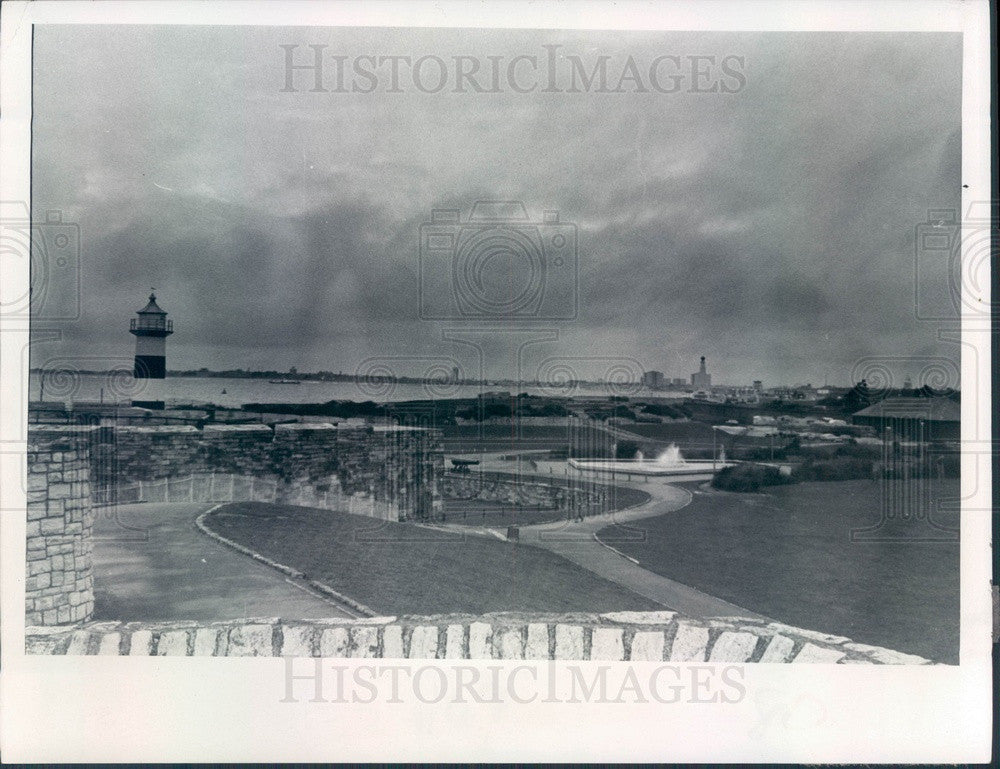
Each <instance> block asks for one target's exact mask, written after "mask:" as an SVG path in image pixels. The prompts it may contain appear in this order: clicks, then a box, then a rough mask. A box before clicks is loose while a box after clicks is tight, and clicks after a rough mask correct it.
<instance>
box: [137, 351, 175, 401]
mask: <svg viewBox="0 0 1000 769" xmlns="http://www.w3.org/2000/svg"><path fill="white" fill-rule="evenodd" d="M166 373H167V359H166V358H165V357H164V356H162V355H136V356H135V368H134V371H133V374H134V376H135V378H136V397H135V400H133V401H132V405H133V406H138V407H140V408H145V409H162V408H165V407H166V400H167V399H166V394H167V381H166Z"/></svg>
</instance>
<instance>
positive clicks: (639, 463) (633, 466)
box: [569, 443, 734, 477]
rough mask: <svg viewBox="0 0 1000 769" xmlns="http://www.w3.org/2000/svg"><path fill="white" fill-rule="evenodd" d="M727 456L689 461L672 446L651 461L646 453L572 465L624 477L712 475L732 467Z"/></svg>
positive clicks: (585, 461) (586, 470)
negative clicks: (629, 457)
mask: <svg viewBox="0 0 1000 769" xmlns="http://www.w3.org/2000/svg"><path fill="white" fill-rule="evenodd" d="M732 464H734V463H733V462H727V461H726V458H725V453H723V454H722V456H721V457H720V458H718V459H715V460H712V459H685V458H684V455H683V454H681V450H680V447H679V446H678V445H677V444H676V443H671V444H670V445H669V446H668V447H667V448H665V449H664V450H663V451H661V452H660V453H659V454H657V455H656V456H655V457H654V458H652V459H647V458H646V457H645V455H644V454H643V453H642V451H637V452H636V453H635V458H634V459H570V460H569V466H570V467H574V468H576V469H577V470H580V471H583V472H592V473H600V474H615V473H617V474H620V475H625V476H628V475H659V476H663V475H666V476H679V475H684V476H706V477H707V476H710V475H712V473H714V472H715V471H717V470H721V469H722V468H723V467H729V466H731V465H732Z"/></svg>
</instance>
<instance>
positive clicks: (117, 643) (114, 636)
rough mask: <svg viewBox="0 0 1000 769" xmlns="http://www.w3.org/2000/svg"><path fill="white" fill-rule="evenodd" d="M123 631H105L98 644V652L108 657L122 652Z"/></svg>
mask: <svg viewBox="0 0 1000 769" xmlns="http://www.w3.org/2000/svg"><path fill="white" fill-rule="evenodd" d="M121 642H122V634H121V633H104V634H103V635H102V636H101V640H100V643H99V644H98V646H97V653H98V654H100V655H102V656H107V657H117V656H118V655H119V654H120V653H121V652H120V649H121Z"/></svg>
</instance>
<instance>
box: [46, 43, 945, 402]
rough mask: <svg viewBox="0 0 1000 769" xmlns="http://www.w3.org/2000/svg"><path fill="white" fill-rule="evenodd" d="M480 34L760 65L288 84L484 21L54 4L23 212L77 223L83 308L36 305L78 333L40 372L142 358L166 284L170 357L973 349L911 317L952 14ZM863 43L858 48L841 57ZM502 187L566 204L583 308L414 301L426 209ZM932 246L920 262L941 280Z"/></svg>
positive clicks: (682, 367)
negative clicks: (211, 21) (630, 84)
mask: <svg viewBox="0 0 1000 769" xmlns="http://www.w3.org/2000/svg"><path fill="white" fill-rule="evenodd" d="M473 37H474V38H475V40H477V41H478V42H479V44H481V46H482V50H488V51H490V52H494V51H495V52H496V53H497V55H504V56H507V57H508V58H510V57H512V56H515V55H518V54H519V53H521V52H523V51H529V52H536V51H538V50H542V46H544V45H547V44H558V45H561V46H563V49H564V50H565V51H566V52H567V53H568V54H574V55H575V54H582V53H586V52H591V53H592V52H595V51H598V52H601V53H602V54H603V53H606V54H607V55H609V56H612V57H614V59H615V60H616V61H621V60H623V59H624V58H625V56H627V55H634V56H635V57H636V58H637V59H641V60H644V61H647V60H650V59H653V58H654V57H655V56H658V55H664V54H678V55H689V54H694V53H697V54H706V55H714V56H716V57H718V58H720V59H721V58H722V57H724V56H738V57H743V58H744V59H745V67H744V68H743V70H742V73H743V75H744V76H745V78H746V84H745V86H744V87H742V88H741V89H739V91H738V92H735V93H692V92H688V91H685V92H681V93H676V94H660V93H627V94H595V93H589V94H571V93H558V94H556V93H542V92H536V93H530V94H520V93H515V92H511V91H510V90H509V89H508V90H506V91H504V92H503V93H497V94H488V93H464V94H460V93H451V92H444V93H442V94H439V95H434V94H428V93H414V92H406V93H391V92H385V91H384V90H380V91H378V92H374V93H368V94H365V93H325V94H318V93H309V92H308V91H307V90H304V89H302V90H299V91H298V92H296V93H283V92H282V86H283V84H284V82H285V80H284V78H285V72H284V52H283V50H282V49H281V47H280V46H281V45H285V44H299V45H300V46H302V48H301V50H303V51H304V50H306V48H305V47H307V46H308V45H310V44H314V43H322V44H326V45H328V46H329V48H330V52H331V54H332V53H334V52H336V53H342V54H344V55H360V54H367V53H370V52H372V51H375V52H387V53H394V52H398V51H400V50H403V49H404V48H405V50H407V51H411V52H415V53H417V54H421V53H426V54H433V55H437V56H441V57H444V58H448V57H451V56H453V55H457V54H460V53H467V51H465V50H464V48H463V46H468V45H469V44H470V40H471V39H472V38H470V33H469V32H468V31H461V30H433V29H427V30H405V31H400V30H393V29H375V30H372V29H367V30H355V29H348V28H340V29H323V30H311V31H308V32H307V31H304V30H296V29H261V28H257V29H255V28H248V27H161V28H157V29H152V28H144V27H118V28H104V29H100V28H96V27H81V26H40V27H37V28H36V29H35V46H34V52H35V53H34V55H35V61H36V64H37V65H38V67H37V69H36V72H35V83H36V88H35V94H36V96H35V103H34V110H33V112H34V114H33V120H34V122H33V128H34V135H33V152H34V159H33V180H32V183H33V214H34V216H35V217H36V219H38V218H42V219H44V213H45V211H47V210H59V211H61V212H62V214H63V219H64V221H69V222H73V223H75V224H78V225H79V227H80V238H81V244H82V245H81V262H82V266H81V273H80V278H81V289H80V295H79V306H80V317H79V319H78V320H73V321H59V322H56V321H49V322H46V319H45V318H39V319H36V325H35V328H36V329H37V330H38V331H39V332H43V331H46V330H49V329H51V330H52V331H53V332H55V333H56V334H57V335H58V338H53V339H51V340H50V341H45V335H44V334H43V333H39V335H38V338H39V341H38V344H37V345H36V346H35V348H34V354H35V357H34V358H33V360H32V365H46V362H47V361H60V360H68V359H72V358H74V357H75V358H82V359H90V358H92V359H95V360H100V359H107V360H110V361H113V362H115V361H118V360H130V359H131V356H132V339H131V337H130V336H129V334H128V322H129V320H130V319H131V318H132V317H134V313H135V311H136V310H137V309H138V308H139V307H141V306H142V304H143V303H144V302H145V297H146V295H147V294H148V291H149V287H150V286H156V287H157V294H158V297H159V299H160V303H161V305H162V306H163V308H164V309H165V310H167V312H168V313H170V318H171V319H172V320H174V322H175V324H176V325H175V329H176V330H175V333H174V335H173V336H172V337H171V338H170V340H169V342H168V343H167V366H168V368H170V369H174V370H177V369H197V368H200V367H202V366H209V367H212V368H234V369H235V368H245V369H251V368H252V369H275V370H287V369H289V368H290V367H292V366H295V367H296V368H298V369H299V370H302V371H306V370H312V371H318V370H332V371H337V370H343V371H345V372H349V371H357V370H359V369H363V368H364V367H365V366H370V365H376V364H378V365H382V366H388V367H389V368H398V369H399V371H400V372H406V374H405V375H413V374H412V372H414V371H418V372H419V371H420V370H421V367H425V366H428V365H429V366H435V365H440V366H443V367H444V369H445V370H447V371H450V370H451V369H452V368H453V367H455V366H458V367H459V368H461V369H462V370H475V371H478V370H479V366H480V365H482V370H483V372H484V375H485V377H486V378H494V379H497V378H508V377H511V378H514V377H517V376H518V371H517V369H518V360H519V359H518V350H519V349H521V348H522V345H523V344H524V342H525V341H526V340H533V343H532V344H530V345H529V346H528V347H527V348H523V349H524V350H525V352H523V353H522V354H521V358H520V364H521V367H522V369H523V371H522V372H521V374H522V377H521V378H534V377H535V375H536V374H537V373H538V372H539V371H547V370H551V369H554V368H560V370H563V369H566V370H570V371H573V372H576V375H577V376H578V378H581V379H597V378H601V377H602V376H603V375H604V373H605V372H607V371H611V370H624V369H628V370H629V371H631V370H633V369H636V368H637V369H638V370H639V373H640V374H641V372H642V371H648V370H657V371H662V372H663V373H664V374H665V375H666V377H667V378H668V379H674V378H685V379H689V378H690V375H691V373H692V372H695V371H697V369H698V359H699V357H700V356H701V355H705V356H706V357H707V359H708V370H709V372H710V373H711V374H712V375H713V382H720V383H733V384H742V383H748V384H749V383H750V382H752V381H753V380H755V379H761V380H764V382H765V386H774V385H792V384H795V383H804V382H812V383H813V384H814V385H818V384H822V383H823V382H824V381H827V382H829V383H830V384H836V385H840V386H846V385H847V384H849V383H850V381H851V379H852V375H853V374H855V373H856V372H857V371H859V370H862V369H863V368H864V366H865V365H866V363H865V362H866V361H867V362H868V364H870V367H873V368H875V369H877V370H880V371H883V372H886V371H890V372H891V376H892V377H893V378H894V379H895V381H896V382H897V383H901V382H902V381H903V377H904V376H906V375H907V374H908V375H909V376H911V377H912V378H913V379H914V380H915V381H918V380H919V379H920V377H921V371H923V370H925V369H934V370H939V369H940V368H941V365H942V364H941V362H942V361H946V362H947V361H953V362H954V363H955V364H956V365H955V366H954V368H955V370H957V361H958V345H957V344H955V343H953V342H948V341H943V340H942V339H940V338H939V336H938V333H937V331H938V328H937V326H935V325H933V324H929V323H926V322H922V321H919V320H918V319H917V318H916V313H915V308H914V300H913V281H914V269H915V267H914V263H915V257H914V230H915V227H916V226H917V225H918V224H920V223H921V222H923V221H925V220H926V216H927V211H928V210H929V209H946V208H956V209H957V208H958V207H959V204H960V170H961V169H960V95H961V87H960V80H961V68H960V62H961V36H960V35H958V34H946V33H940V34H938V33H740V34H735V33H708V32H705V33H662V34H654V33H625V32H619V33H613V34H612V33H606V32H594V31H574V32H559V31H537V30H516V31H496V30H494V31H490V30H477V31H476V32H475V35H474V36H473ZM111 48H113V49H114V50H115V51H116V52H117V53H116V55H115V56H108V55H107V51H108V50H109V49H111ZM843 58H850V59H851V60H852V61H855V62H867V64H866V65H865V66H852V67H838V66H835V65H834V64H832V62H836V61H838V60H839V59H843ZM43 64H44V66H42V65H43ZM930 105H933V107H931V106H930ZM595 109H596V110H598V113H599V119H595V114H596V113H595ZM485 198H490V199H505V200H520V201H523V202H524V204H525V206H526V208H527V211H528V215H529V217H530V219H531V221H533V222H534V221H542V218H543V216H544V215H545V212H546V211H550V210H551V211H558V212H559V221H560V222H561V223H569V224H573V225H575V227H576V232H577V237H578V265H579V283H578V284H577V285H574V287H573V289H574V290H575V291H576V292H577V297H578V310H579V311H578V314H577V316H576V317H575V318H574V319H572V320H553V321H545V320H540V321H539V322H537V323H535V324H534V325H533V326H532V325H531V324H530V323H527V322H524V321H519V322H518V323H516V324H515V323H508V324H500V323H498V322H494V323H493V324H492V325H493V326H494V327H496V326H498V325H503V328H502V329H501V330H500V331H494V332H488V331H483V330H482V329H481V328H480V327H481V326H490V324H489V323H480V320H479V319H477V318H473V319H465V320H463V319H456V320H453V321H451V322H445V321H436V320H422V319H421V317H420V316H421V302H420V298H421V297H420V294H419V288H420V277H421V276H420V269H421V266H420V265H421V262H420V260H421V258H422V254H421V252H420V241H419V238H420V235H419V232H420V226H421V224H423V223H425V222H427V221H428V220H429V219H430V217H431V213H432V211H433V210H435V209H442V208H454V209H459V210H460V212H461V216H462V217H463V221H464V220H465V217H467V216H468V214H469V211H470V209H471V207H472V205H473V203H474V202H475V201H477V200H481V199H485ZM932 268H933V269H937V270H939V272H938V273H934V274H930V275H922V276H921V279H925V278H926V279H929V280H945V279H946V271H947V265H945V264H941V265H932ZM525 327H531V328H532V329H533V330H530V331H527V330H525ZM446 337H447V338H446ZM456 337H461V339H459V340H457V341H456ZM529 338H530V339H529ZM470 344H471V345H478V351H477V350H476V349H475V348H474V347H472V346H470ZM901 359H902V360H901ZM106 365H116V364H115V363H112V364H106ZM859 366H860V367H861V368H859ZM81 367H87V366H86V365H85V364H81ZM952 384H955V385H957V384H958V383H957V382H953V383H952Z"/></svg>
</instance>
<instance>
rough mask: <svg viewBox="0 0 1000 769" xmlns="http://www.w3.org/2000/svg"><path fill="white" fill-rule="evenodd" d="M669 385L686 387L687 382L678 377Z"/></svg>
mask: <svg viewBox="0 0 1000 769" xmlns="http://www.w3.org/2000/svg"><path fill="white" fill-rule="evenodd" d="M670 384H672V385H673V386H674V387H687V384H688V380H686V379H685V378H684V377H682V376H678V377H674V378H673V379H671V380H670Z"/></svg>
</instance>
